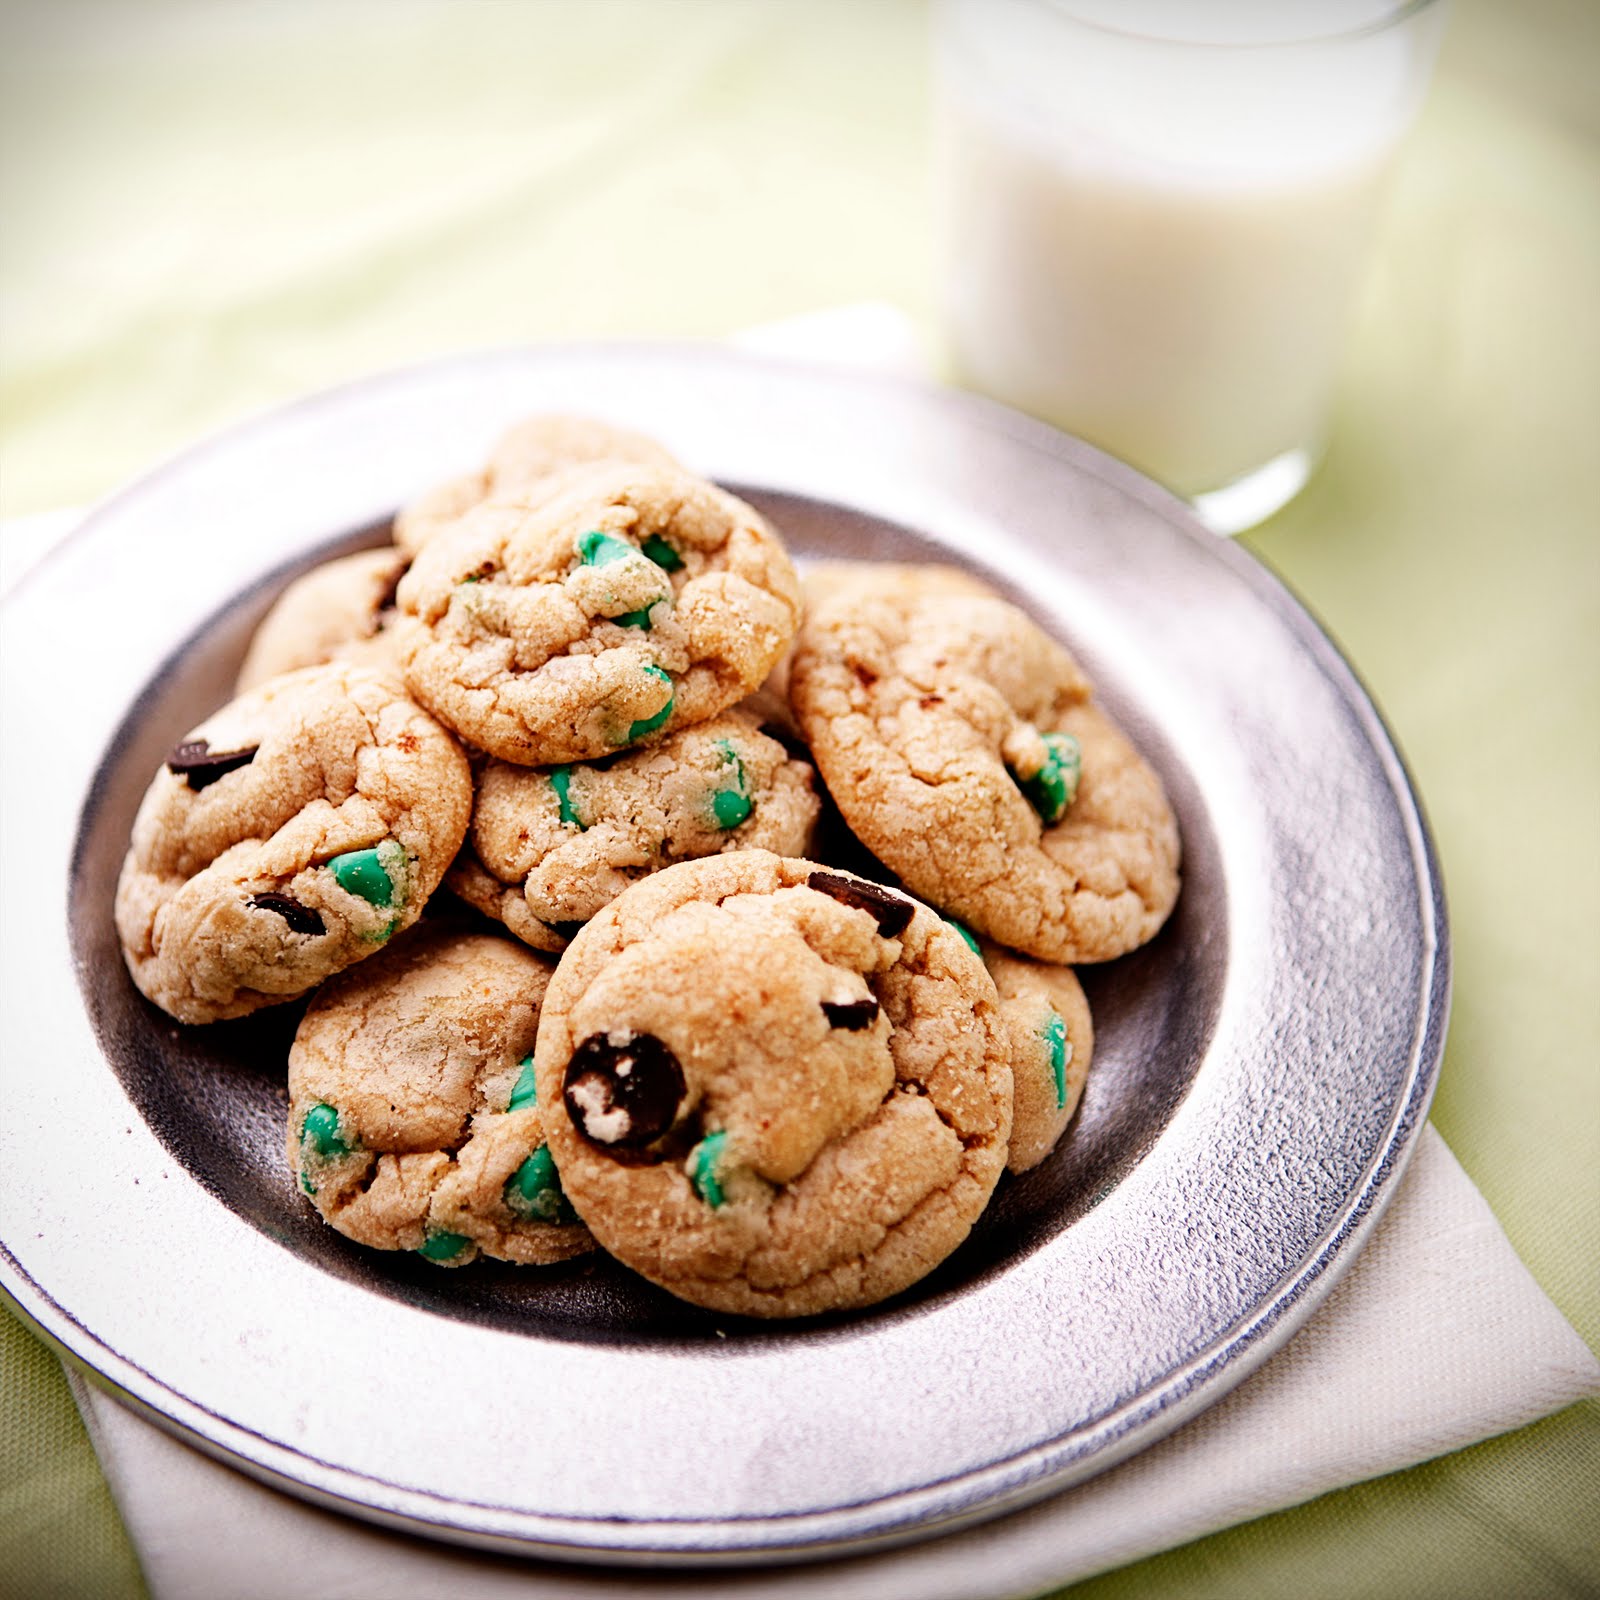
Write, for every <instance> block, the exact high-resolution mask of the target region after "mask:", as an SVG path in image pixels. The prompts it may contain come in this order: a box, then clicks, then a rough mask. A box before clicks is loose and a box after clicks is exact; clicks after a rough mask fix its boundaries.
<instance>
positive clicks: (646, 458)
mask: <svg viewBox="0 0 1600 1600" xmlns="http://www.w3.org/2000/svg"><path fill="white" fill-rule="evenodd" d="M596 461H633V462H637V463H639V464H640V465H642V466H647V467H667V468H671V469H675V468H677V466H678V463H677V462H676V461H674V460H673V458H672V457H671V456H670V455H669V454H668V453H667V451H665V450H664V449H662V447H661V446H660V445H658V444H657V443H656V442H655V440H654V439H647V438H646V437H645V436H644V435H643V434H642V433H633V432H631V431H630V430H629V429H627V428H613V427H612V426H611V425H610V424H609V423H605V422H596V421H594V420H593V419H592V418H589V417H563V416H538V417H528V418H526V419H525V420H524V421H522V422H519V423H517V424H516V425H515V426H514V427H512V428H510V429H508V430H507V431H506V432H505V434H503V435H502V436H501V439H500V441H499V443H498V444H496V445H495V447H494V449H493V450H492V451H491V452H490V455H489V460H488V463H487V465H485V466H484V467H483V468H482V469H481V470H480V471H477V472H468V473H464V474H462V476H460V477H459V478H451V479H450V480H449V481H448V482H447V483H442V484H440V485H439V486H438V487H437V488H436V489H430V490H429V491H428V492H427V493H426V494H424V495H421V496H419V497H418V499H417V500H416V501H415V502H414V503H413V504H411V505H409V506H407V507H406V509H405V510H404V511H402V512H401V513H400V515H399V516H398V517H396V518H395V524H394V542H395V543H396V544H397V545H399V547H400V548H401V550H403V551H404V552H405V554H406V555H407V556H414V555H416V553H417V552H418V551H419V550H420V549H421V548H422V547H423V545H425V544H426V543H427V542H428V540H429V539H431V538H432V537H433V536H434V534H436V533H437V532H438V531H439V530H440V529H441V528H444V527H448V526H449V525H450V524H451V523H452V522H455V521H457V520H458V519H459V518H461V517H463V516H465V515H466V513H467V512H469V511H470V510H471V509H472V508H473V507H474V506H475V505H479V504H481V503H482V502H483V501H485V500H489V499H493V498H496V497H500V496H506V495H519V494H522V493H524V492H525V491H528V490H531V489H537V488H539V487H540V486H541V485H543V484H545V483H547V482H548V481H549V480H550V479H551V478H554V477H556V476H558V475H559V474H560V473H562V472H565V471H566V470H567V469H568V468H569V467H579V466H587V465H589V464H590V463H592V462H596Z"/></svg>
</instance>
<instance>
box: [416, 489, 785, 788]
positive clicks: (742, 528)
mask: <svg viewBox="0 0 1600 1600" xmlns="http://www.w3.org/2000/svg"><path fill="white" fill-rule="evenodd" d="M561 485H562V486H561V488H560V489H559V490H558V491H555V492H552V493H551V494H550V495H549V496H548V497H547V498H545V499H543V500H536V501H516V500H503V501H502V500H491V501H487V502H485V503H484V504H483V505H481V506H479V507H477V508H476V509H475V510H473V511H471V512H469V513H468V514H467V515H466V516H465V517H463V518H462V519H461V520H460V521H459V522H457V523H455V524H454V525H453V526H452V527H450V528H449V529H447V530H445V531H444V532H442V533H440V534H439V535H438V536H437V537H435V538H434V539H432V540H431V541H430V542H429V543H428V545H427V546H426V547H425V548H424V550H423V551H422V553H421V554H420V555H419V556H418V557H417V560H416V562H415V563H414V565H413V566H412V568H411V570H410V572H408V573H407V574H406V576H405V578H404V579H403V580H402V581H401V584H400V590H399V602H400V609H401V613H402V616H401V622H400V627H399V629H398V638H399V645H400V652H401V659H402V663H403V666H404V671H405V679H406V683H407V684H408V685H409V687H410V688H411V690H412V692H413V693H414V694H415V695H416V696H417V698H418V699H419V700H420V701H421V702H422V703H423V704H424V705H426V706H427V707H428V708H429V709H430V710H431V711H433V712H434V714H435V715H436V716H438V717H439V718H440V719H441V720H442V721H443V722H445V723H446V724H448V725H449V726H450V727H452V728H454V729H455V730H456V731H457V732H458V733H460V734H461V736H462V737H463V738H465V739H466V740H468V741H469V742H470V743H472V744H474V745H476V746H477V747H478V748H479V749H481V750H485V751H487V752H488V753H489V754H491V755H494V756H498V757H499V758H500V759H501V760H502V761H511V762H515V763H517V764H519V765H524V766H548V765H555V764H558V763H561V762H570V761H591V760H593V759H595V758H596V757H598V756H603V755H610V754H612V753H613V752H615V751H617V750H620V749H624V748H627V747H629V746H632V745H637V744H642V743H646V742H656V741H659V740H660V739H661V738H662V737H664V736H665V735H666V734H667V733H670V732H672V731H673V730H675V729H677V728H680V727H686V726H689V725H691V724H693V723H696V722H703V721H704V720H705V719H706V718H708V717H711V716H714V715H716V713H717V712H719V711H721V710H723V709H725V708H726V707H727V706H730V705H732V704H733V703H734V702H735V701H737V700H739V699H741V698H742V697H743V696H744V695H745V694H747V693H749V692H750V691H751V690H752V689H754V688H755V687H756V686H757V685H758V684H759V683H760V682H761V680H762V679H763V678H764V677H765V676H766V675H767V672H768V671H769V670H770V669H771V667H772V665H773V663H774V662H775V661H776V660H777V659H778V656H779V655H780V654H781V653H782V651H783V649H784V647H785V646H786V645H787V644H788V642H789V640H790V638H791V637H792V636H793V633H794V630H795V628H796V626H797V624H798V622H799V616H800V593H799V584H798V580H797V579H796V577H795V573H794V568H793V567H792V566H791V565H790V563H789V558H788V556H787V555H786V554H785V553H784V550H783V546H782V544H781V543H780V542H779V540H778V537H777V535H776V534H775V533H774V532H773V530H772V529H771V527H769V526H768V524H767V522H766V520H765V519H764V518H763V517H762V516H761V515H760V514H759V513H758V512H756V511H755V510H754V509H753V508H752V507H750V506H747V505H746V504H745V503H744V502H743V501H742V500H738V499H736V498H735V497H734V496H732V495H730V494H726V493H724V492H723V491H722V490H720V489H718V488H716V487H715V486H714V485H712V484H709V483H706V482H704V481H702V480H701V479H698V478H694V477H691V476H690V475H689V474H687V473H683V472H674V471H670V470H667V469H664V468H648V467H640V466H627V465H617V464H611V465H600V466H594V467H589V468H585V469H581V470H575V471H573V472H572V473H569V474H568V475H567V476H565V477H564V478H563V479H562V480H561Z"/></svg>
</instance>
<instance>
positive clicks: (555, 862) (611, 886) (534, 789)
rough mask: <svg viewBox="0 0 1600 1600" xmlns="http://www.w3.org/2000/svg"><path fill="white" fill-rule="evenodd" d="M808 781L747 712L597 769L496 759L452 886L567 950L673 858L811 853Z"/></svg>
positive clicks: (812, 800)
mask: <svg viewBox="0 0 1600 1600" xmlns="http://www.w3.org/2000/svg"><path fill="white" fill-rule="evenodd" d="M811 779H812V771H811V768H810V766H809V765H807V764H806V763H804V762H801V761H792V760H790V759H789V756H788V752H787V751H786V750H785V749H784V747H783V746H782V745H781V744H779V743H778V742H777V741H775V740H773V739H770V738H768V737H767V736H766V735H765V734H763V733H762V732H760V729H759V725H758V723H757V721H756V718H755V717H754V716H753V715H751V714H750V713H749V712H748V711H743V710H739V709H738V708H735V709H734V710H732V711H725V712H723V713H722V714H721V715H720V716H716V717H713V718H712V719H711V720H710V721H709V722H701V723H696V724H695V726H694V727H692V728H685V729H684V730H683V731H682V732H681V733H675V734H673V735H671V736H670V737H669V738H667V739H664V740H663V741H662V742H661V743H660V744H658V745H653V746H651V748H649V749H648V750H640V751H637V752H635V753H633V754H631V755H623V756H617V757H614V758H612V759H611V760H609V761H606V762H603V763H600V764H597V765H585V764H579V765H572V766H560V767H551V768H536V767H514V766H511V765H509V764H508V763H506V762H503V761H491V762H489V763H487V764H486V765H485V767H484V769H483V771H482V772H481V773H479V775H478V783H477V794H476V798H475V800H474V804H473V813H472V825H471V829H470V831H469V834H468V840H469V842H468V846H467V848H466V849H465V850H463V851H462V853H461V856H460V857H459V858H458V860H457V862H456V864H455V866H453V867H452V868H451V870H450V872H449V874H448V875H447V876H446V879H445V884H446V887H448V888H450V889H452V890H454V891H455V892H456V893H457V894H458V895H460V897H461V898H462V899H463V900H465V901H466V902H467V903H468V904H469V905H472V906H475V907H476V908H477V909H478V910H480V911H483V912H485V913H486V914H487V915H489V916H491V917H494V918H496V919H497V920H498V921H500V922H503V923H504V924H505V925H506V927H507V928H509V929H510V930H511V932H512V933H514V934H516V936H517V937H518V938H519V939H522V940H524V941H525V942H526V943H528V944H530V945H532V946H534V948H535V949H539V950H562V949H565V948H566V944H567V941H568V939H569V938H570V937H571V935H572V934H573V933H574V932H575V931H576V928H577V927H578V926H580V925H581V924H583V923H585V922H587V921H588V920H589V919H590V918H591V917H592V916H594V914H595V913H596V912H597V911H599V910H600V909H601V907H602V906H604V905H606V904H607V903H608V902H610V901H612V900H614V899H615V898H616V897H617V896H618V895H619V894H621V893H622V891H623V890H624V889H626V888H627V887H628V885H629V884H631V883H633V882H635V881H636V880H637V879H639V878H642V877H644V876H645V875H646V874H647V873H651V872H658V871H660V870H661V869H662V868H663V867H669V866H671V865H672V864H673V863H674V862H677V861H687V860H692V859H694V858H696V857H699V856H710V855H717V854H719V853H721V852H723V851H728V850H752V849H762V850H772V851H774V852H776V853H777V854H779V855H804V854H805V853H806V851H807V849H808V847H809V846H810V843H811V834H812V829H813V828H814V827H815V825H816V820H817V810H818V805H817V797H816V795H815V794H814V793H813V791H812V787H811Z"/></svg>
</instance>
